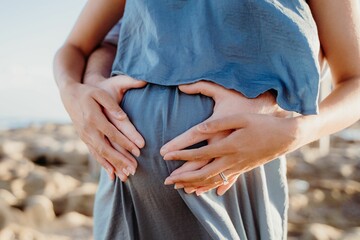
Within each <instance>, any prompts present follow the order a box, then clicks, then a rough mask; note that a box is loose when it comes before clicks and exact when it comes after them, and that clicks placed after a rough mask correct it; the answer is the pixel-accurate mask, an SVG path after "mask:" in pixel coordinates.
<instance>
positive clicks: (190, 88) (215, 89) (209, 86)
mask: <svg viewBox="0 0 360 240" xmlns="http://www.w3.org/2000/svg"><path fill="white" fill-rule="evenodd" d="M179 89H180V91H182V92H184V93H187V94H202V95H205V96H208V97H211V98H213V99H214V100H215V98H216V96H218V95H219V94H221V93H222V92H223V90H224V87H222V86H220V85H218V84H215V83H212V82H209V81H199V82H196V83H191V84H186V85H180V86H179Z"/></svg>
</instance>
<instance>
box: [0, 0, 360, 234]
mask: <svg viewBox="0 0 360 240" xmlns="http://www.w3.org/2000/svg"><path fill="white" fill-rule="evenodd" d="M84 4H85V0H62V1H49V0H32V1H19V0H12V1H10V0H0V32H1V34H0V83H1V85H0V239H1V240H3V239H4V240H10V239H46V240H51V239H64V240H65V239H92V233H91V231H92V225H93V222H92V206H93V201H94V195H95V192H96V188H97V177H98V167H97V166H96V165H95V164H94V163H93V162H92V161H91V160H90V159H89V155H88V152H87V148H86V147H85V145H84V144H83V143H82V142H81V141H80V140H79V139H78V137H77V136H76V134H75V131H74V129H73V128H72V126H71V124H70V120H69V118H68V116H67V114H66V112H65V110H64V109H63V107H62V104H61V101H60V97H59V94H58V91H57V88H56V85H55V82H54V80H53V76H52V59H53V56H54V53H55V51H56V50H57V48H59V46H60V45H61V44H62V43H63V41H64V40H65V38H66V36H67V35H68V33H69V31H70V29H71V27H72V25H73V23H74V21H75V20H76V17H77V16H78V14H79V12H80V11H81V8H82V7H83V6H84ZM329 77H330V76H328V77H327V79H328V81H329ZM323 89H325V91H324V92H326V89H329V86H328V84H325V85H324V86H323ZM324 94H325V93H324ZM354 107H358V106H354ZM288 177H289V181H288V183H289V190H290V210H289V233H288V236H289V239H324V240H325V239H347V240H350V239H354V240H355V239H360V124H359V123H357V124H355V125H354V126H352V127H350V128H349V129H346V130H344V131H342V132H340V133H338V134H335V135H333V136H331V138H328V139H323V140H322V142H321V143H320V142H316V143H313V144H311V145H309V146H305V147H303V148H301V149H299V150H298V151H296V152H294V153H292V154H290V155H289V156H288Z"/></svg>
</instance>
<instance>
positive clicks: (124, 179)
mask: <svg viewBox="0 0 360 240" xmlns="http://www.w3.org/2000/svg"><path fill="white" fill-rule="evenodd" d="M116 176H118V178H120V180H121V181H122V182H125V181H126V178H125V176H124V175H122V174H119V173H116Z"/></svg>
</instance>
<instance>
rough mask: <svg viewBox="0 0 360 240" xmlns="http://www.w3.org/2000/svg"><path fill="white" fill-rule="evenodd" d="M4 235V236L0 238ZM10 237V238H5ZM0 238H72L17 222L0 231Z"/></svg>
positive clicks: (29, 239)
mask: <svg viewBox="0 0 360 240" xmlns="http://www.w3.org/2000/svg"><path fill="white" fill-rule="evenodd" d="M3 236H4V238H2V237H3ZM5 237H10V238H5ZM0 239H4V240H5V239H6V240H73V239H72V238H69V237H66V236H59V235H53V234H44V233H41V232H39V231H37V230H35V229H32V228H29V227H25V226H22V225H18V224H11V225H9V226H8V227H7V228H6V229H4V230H3V231H1V232H0Z"/></svg>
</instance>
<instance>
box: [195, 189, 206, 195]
mask: <svg viewBox="0 0 360 240" xmlns="http://www.w3.org/2000/svg"><path fill="white" fill-rule="evenodd" d="M204 192H205V191H204V190H197V191H196V196H200V195H201V194H203V193H204Z"/></svg>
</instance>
